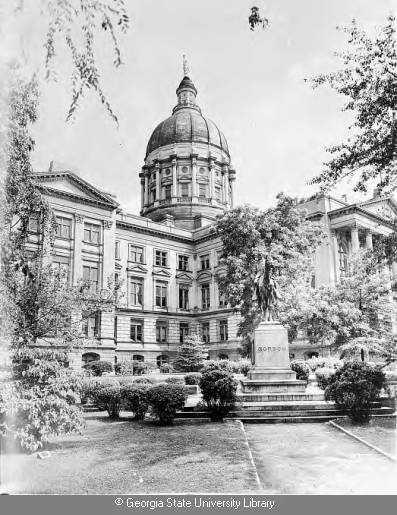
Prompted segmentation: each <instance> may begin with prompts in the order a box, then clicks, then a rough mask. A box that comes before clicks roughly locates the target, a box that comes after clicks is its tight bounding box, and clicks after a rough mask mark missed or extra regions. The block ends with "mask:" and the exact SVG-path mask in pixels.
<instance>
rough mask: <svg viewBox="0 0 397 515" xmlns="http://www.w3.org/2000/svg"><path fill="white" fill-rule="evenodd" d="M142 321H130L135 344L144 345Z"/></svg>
mask: <svg viewBox="0 0 397 515" xmlns="http://www.w3.org/2000/svg"><path fill="white" fill-rule="evenodd" d="M142 325H143V324H142V320H136V319H135V318H131V320H130V338H131V340H132V341H133V342H136V343H142V335H143V331H142Z"/></svg>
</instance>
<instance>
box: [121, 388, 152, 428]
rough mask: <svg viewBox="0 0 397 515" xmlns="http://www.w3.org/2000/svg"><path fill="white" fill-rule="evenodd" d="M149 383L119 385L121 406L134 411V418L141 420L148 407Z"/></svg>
mask: <svg viewBox="0 0 397 515" xmlns="http://www.w3.org/2000/svg"><path fill="white" fill-rule="evenodd" d="M150 388H152V386H151V385H150V384H136V383H131V384H126V385H123V386H122V387H121V401H122V405H123V408H124V409H125V410H127V411H132V412H133V413H134V418H135V419H136V420H143V419H144V418H145V414H146V412H147V410H148V409H149V400H148V391H149V389H150Z"/></svg>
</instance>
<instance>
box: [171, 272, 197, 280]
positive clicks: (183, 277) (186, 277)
mask: <svg viewBox="0 0 397 515" xmlns="http://www.w3.org/2000/svg"><path fill="white" fill-rule="evenodd" d="M175 277H176V278H177V279H181V280H183V281H193V277H192V276H191V275H189V274H186V273H185V272H179V273H178V274H176V276H175Z"/></svg>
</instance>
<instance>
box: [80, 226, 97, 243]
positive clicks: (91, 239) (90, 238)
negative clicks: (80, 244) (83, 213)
mask: <svg viewBox="0 0 397 515" xmlns="http://www.w3.org/2000/svg"><path fill="white" fill-rule="evenodd" d="M100 232H101V228H100V226H99V225H96V224H91V223H89V222H84V241H85V242H87V243H96V244H99V240H100Z"/></svg>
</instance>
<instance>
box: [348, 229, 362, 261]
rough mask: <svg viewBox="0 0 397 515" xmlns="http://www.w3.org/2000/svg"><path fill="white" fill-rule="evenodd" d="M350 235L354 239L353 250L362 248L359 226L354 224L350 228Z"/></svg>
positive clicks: (356, 250)
mask: <svg viewBox="0 0 397 515" xmlns="http://www.w3.org/2000/svg"><path fill="white" fill-rule="evenodd" d="M350 236H351V240H352V252H353V254H354V253H355V252H358V251H359V250H360V240H359V239H358V226H357V225H353V226H352V227H351V229H350Z"/></svg>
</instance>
